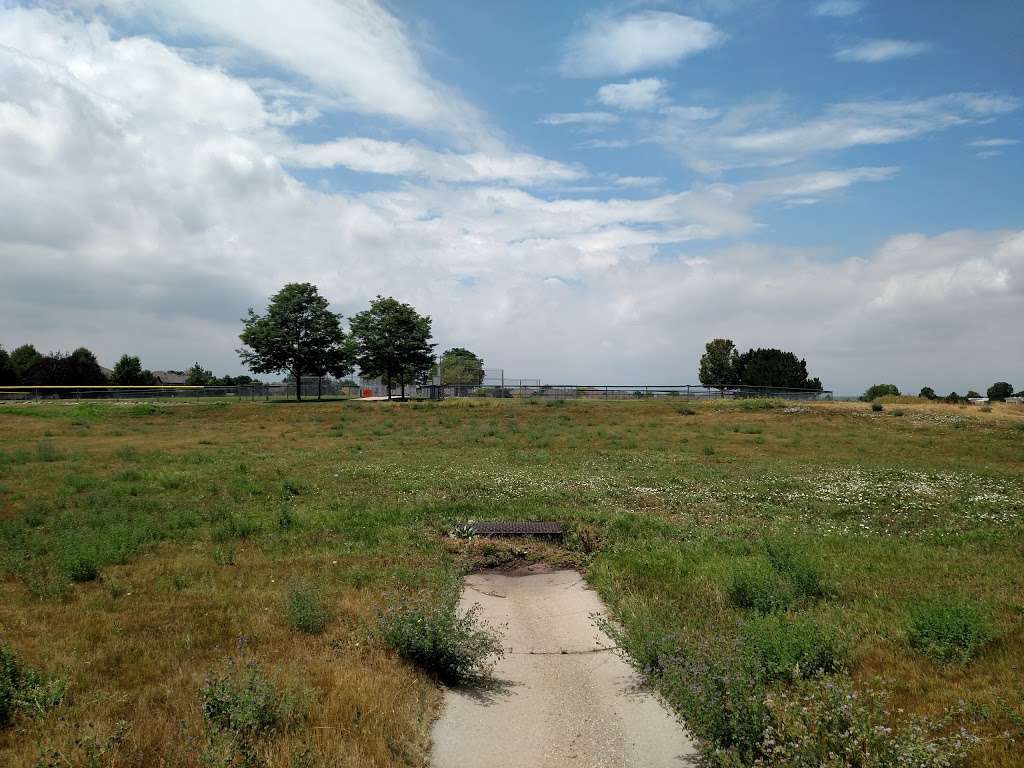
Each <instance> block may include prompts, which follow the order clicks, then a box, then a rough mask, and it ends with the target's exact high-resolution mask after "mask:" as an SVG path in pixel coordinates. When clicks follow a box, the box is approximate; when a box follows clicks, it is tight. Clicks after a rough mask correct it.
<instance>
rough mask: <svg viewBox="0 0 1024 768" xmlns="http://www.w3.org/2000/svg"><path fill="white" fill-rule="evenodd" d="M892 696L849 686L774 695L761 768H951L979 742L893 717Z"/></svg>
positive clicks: (834, 680)
mask: <svg viewBox="0 0 1024 768" xmlns="http://www.w3.org/2000/svg"><path fill="white" fill-rule="evenodd" d="M887 701H888V694H887V693H886V692H885V691H883V690H880V689H877V688H866V689H863V690H855V689H854V687H853V684H852V683H851V682H850V681H849V680H848V679H846V678H840V677H825V678H813V679H809V680H804V681H800V682H798V683H797V684H796V685H795V686H793V687H792V688H791V689H784V690H781V691H777V692H773V693H771V694H769V696H768V697H767V699H766V709H767V718H766V719H767V726H766V728H765V729H764V733H763V736H762V739H761V743H760V744H759V745H758V748H757V752H758V753H759V754H758V759H757V761H756V763H755V764H756V765H758V766H768V765H770V766H773V767H774V768H818V767H819V766H837V767H838V766H857V767H858V768H910V766H913V768H949V766H954V765H959V764H960V763H961V762H962V760H963V758H964V757H965V755H966V753H967V751H968V749H969V748H970V747H971V746H972V745H973V744H974V743H976V741H977V739H975V738H974V737H972V736H970V735H969V734H967V733H966V732H963V731H960V732H957V733H953V734H952V735H949V736H939V735H936V734H937V733H939V732H940V731H941V729H942V726H943V724H942V723H937V722H932V721H929V720H926V719H924V718H909V719H907V718H901V717H899V716H894V715H893V714H892V713H891V712H889V710H888V707H887V706H886V705H887Z"/></svg>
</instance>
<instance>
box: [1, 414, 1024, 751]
mask: <svg viewBox="0 0 1024 768" xmlns="http://www.w3.org/2000/svg"><path fill="white" fill-rule="evenodd" d="M899 408H900V409H901V410H902V411H903V414H904V415H903V417H902V418H892V419H890V418H888V417H886V418H875V417H873V415H872V413H871V411H870V410H869V409H868V408H866V407H865V405H864V404H863V403H851V404H839V403H836V404H831V405H814V404H804V403H798V404H794V403H789V402H786V401H758V400H744V401H729V400H723V401H715V402H712V403H699V404H698V403H687V404H685V405H683V404H681V403H679V402H675V403H673V402H670V401H667V400H666V401H650V400H644V401H634V402H587V401H580V402H575V401H562V402H550V401H549V402H541V401H538V402H519V401H497V400H492V401H483V402H445V403H442V404H434V403H406V404H398V403H392V404H387V403H378V404H370V403H346V402H340V401H339V402H331V403H320V404H317V403H305V404H302V405H296V406H287V407H286V406H284V405H278V404H266V403H258V402H257V403H240V404H234V403H219V404H218V403H206V402H178V401H169V402H166V403H128V404H118V403H88V404H86V405H70V404H65V403H59V402H58V403H47V404H32V405H24V406H23V405H10V406H3V407H0V590H2V592H3V594H2V595H0V637H2V638H3V640H4V641H5V642H6V643H8V644H9V646H10V647H11V648H12V649H13V651H14V653H16V654H17V656H18V658H23V659H26V660H28V661H30V662H31V665H32V666H33V668H38V669H45V670H48V674H51V675H53V676H57V677H60V676H66V678H67V682H68V691H69V695H68V696H67V697H66V699H65V700H64V701H63V703H62V704H61V705H60V706H57V707H55V708H52V709H47V710H45V711H42V712H40V713H38V714H35V715H32V716H29V715H28V714H27V713H25V712H24V711H22V710H19V711H17V712H15V713H14V714H13V716H12V717H13V720H12V726H9V727H8V728H6V729H5V730H3V731H0V764H3V765H10V766H12V768H31V766H34V765H36V763H37V761H38V758H39V755H40V753H41V752H46V753H47V754H49V753H52V752H55V751H59V752H60V754H63V755H66V756H67V757H66V761H67V762H69V763H70V764H87V762H88V754H87V752H88V749H92V748H93V747H89V748H87V746H86V745H87V744H93V745H94V747H95V745H105V746H104V748H107V746H109V754H108V755H107V757H108V758H109V760H108V762H115V763H116V764H135V765H144V764H156V763H158V762H159V761H160V760H164V761H165V762H166V763H167V764H169V765H187V766H197V765H200V764H202V763H203V761H204V760H206V762H208V763H209V762H210V761H213V763H214V764H216V761H215V760H214V758H217V757H218V756H220V757H221V758H224V759H227V758H231V759H241V758H239V753H238V751H237V750H238V749H249V747H250V746H252V748H253V749H256V750H257V751H258V752H259V754H260V755H261V759H266V760H268V761H270V762H271V763H272V764H275V765H300V764H305V763H302V760H303V759H306V758H303V757H302V756H303V755H305V756H307V757H309V758H310V759H311V760H312V762H313V764H318V765H319V764H351V763H355V764H363V765H374V766H391V765H395V766H399V765H401V766H413V765H421V764H422V763H423V761H424V760H425V752H424V750H425V748H426V744H427V741H426V737H427V734H428V732H429V725H430V722H431V718H432V716H433V713H434V712H435V706H436V704H437V697H438V689H437V687H436V683H435V681H434V680H435V676H441V675H442V672H441V670H442V669H444V666H445V664H446V663H447V662H444V663H442V662H438V661H430V660H429V659H430V658H432V657H433V658H435V659H436V658H441V659H444V658H446V655H451V654H455V656H457V653H456V651H457V649H458V645H457V644H456V645H454V646H451V647H449V645H448V644H449V643H450V642H451V641H452V638H453V637H458V633H457V632H456V631H455V630H456V629H457V627H455V625H454V624H452V623H451V622H452V621H454V619H452V617H451V614H449V613H447V612H445V613H444V614H443V616H444V617H445V620H446V621H449V623H448V624H446V625H444V626H443V627H442V628H441V629H440V630H437V631H436V632H435V631H430V632H417V631H414V630H413V629H410V626H413V625H410V624H408V623H406V624H404V625H401V632H399V630H398V625H396V628H395V632H394V633H392V636H391V639H390V640H389V639H388V635H387V634H386V633H384V632H382V631H381V625H380V619H381V616H382V615H387V613H388V612H387V608H388V607H389V606H405V607H409V606H412V607H415V610H417V611H419V612H420V618H423V617H424V616H432V615H433V614H432V612H436V611H439V610H440V608H438V606H447V605H449V603H446V602H445V601H446V600H450V596H451V594H452V590H453V589H454V588H455V587H456V586H457V584H458V581H459V578H460V576H461V571H462V569H463V568H464V567H466V564H467V563H470V562H472V563H481V562H493V563H498V562H507V561H508V560H509V559H515V558H520V557H531V556H538V557H540V556H544V555H543V554H530V553H529V552H526V553H525V554H524V553H523V552H518V551H515V550H514V548H510V547H495V548H493V550H492V551H491V550H489V551H484V548H483V547H482V545H481V543H480V542H475V541H472V540H462V539H452V538H449V537H448V535H447V534H448V533H449V532H450V531H452V530H453V529H454V528H455V527H456V526H457V525H458V524H459V523H462V522H465V521H466V520H469V519H475V520H479V519H538V520H541V519H560V520H565V521H566V522H568V523H569V526H570V531H571V532H570V536H569V537H568V539H567V542H566V546H565V548H564V550H560V551H559V552H558V553H555V552H549V555H550V556H552V557H557V558H558V559H559V562H563V561H564V562H573V563H576V564H578V565H579V567H581V568H582V569H583V570H584V572H585V575H586V577H587V579H588V580H589V581H590V583H591V584H592V585H593V586H594V587H595V588H596V589H597V590H598V591H599V593H600V594H601V596H602V597H603V598H604V600H605V601H606V603H607V604H608V605H609V607H610V608H611V610H612V612H613V614H614V616H615V618H616V620H617V622H618V624H617V626H618V627H619V630H620V632H621V635H620V642H621V644H622V647H623V648H624V649H625V650H627V651H628V652H629V653H630V654H631V656H632V658H633V659H634V660H635V661H636V663H637V665H638V667H639V668H641V669H642V670H643V671H644V672H645V673H646V674H647V675H648V676H649V679H650V682H651V683H652V684H653V685H655V686H656V687H658V688H659V689H660V690H661V691H662V693H664V694H665V696H666V698H667V699H668V700H669V701H670V702H671V703H672V705H673V706H675V707H676V709H677V710H678V711H679V712H680V713H682V714H683V715H684V716H685V717H686V718H687V720H688V721H689V722H690V723H691V725H692V727H693V730H694V731H695V732H697V733H698V734H699V735H701V736H702V737H703V738H705V739H706V740H707V742H708V743H709V744H718V745H720V744H723V743H725V744H733V745H745V746H743V747H742V749H741V748H740V747H739V746H737V750H739V751H738V752H737V754H740V753H743V754H746V755H747V757H748V758H750V759H751V760H752V759H754V758H755V757H756V754H755V753H756V751H757V750H758V749H760V747H759V746H758V745H759V744H760V743H761V737H762V736H763V734H764V732H765V729H766V728H774V729H778V731H779V733H792V728H796V727H797V726H798V725H799V724H801V723H803V724H804V725H807V727H808V728H810V729H811V730H813V731H815V734H816V735H815V737H814V739H815V741H814V744H815V745H817V746H821V745H822V744H829V743H830V742H829V738H831V736H830V733H831V731H829V730H828V729H829V728H831V727H832V725H822V724H829V723H833V722H834V723H839V722H840V721H841V719H842V718H838V716H837V718H838V719H837V718H833V717H832V716H831V715H826V714H824V712H825V709H828V708H832V709H837V708H838V709H837V711H840V712H841V713H843V717H845V718H847V719H848V721H849V723H851V724H854V725H856V727H857V728H861V726H863V728H864V730H863V731H860V730H858V731H856V732H857V733H861V734H864V738H865V739H866V740H867V741H865V742H864V743H868V741H870V738H875V737H874V736H870V734H871V733H874V731H872V730H871V728H873V726H872V725H871V724H872V723H883V724H886V725H887V726H889V725H892V726H893V728H894V729H895V731H894V733H895V732H898V733H899V734H900V736H899V739H897V738H896V737H895V736H894V737H893V738H892V739H890V741H891V742H892V743H891V744H888V742H887V744H888V746H885V749H890V751H891V749H897V748H899V749H904V748H906V749H910V748H911V747H909V746H907V745H908V744H909V745H911V746H913V745H914V744H918V745H920V744H926V743H932V742H929V741H928V739H931V738H933V737H932V736H930V735H927V734H925V735H921V736H920V738H919V739H918V740H917V741H914V739H915V738H917V737H915V736H913V726H912V725H911V724H910V723H909V721H903V720H901V718H900V716H899V711H900V710H903V711H904V712H905V713H907V715H908V716H909V715H921V716H923V717H926V718H928V722H930V723H933V724H938V725H939V726H940V730H942V729H945V730H943V733H953V732H956V730H957V729H959V728H960V727H964V728H967V729H969V730H970V731H972V732H974V733H977V734H979V735H981V736H984V737H986V738H985V739H984V740H983V741H981V742H980V743H978V744H976V745H973V746H972V747H971V751H970V753H969V755H968V758H967V761H968V762H967V764H968V765H969V766H973V767H974V768H1009V767H1010V766H1014V765H1018V764H1020V763H1021V759H1020V758H1021V747H1020V745H1021V744H1022V743H1024V693H1021V692H1022V691H1024V673H1022V670H1024V628H1022V616H1024V614H1022V612H1021V602H1020V595H1021V594H1024V526H1022V516H1024V445H1022V443H1021V440H1020V435H1021V432H1020V431H1019V430H1020V429H1022V428H1024V413H1022V414H1020V415H1018V414H1017V411H1014V410H1012V409H1011V408H1009V407H1001V406H994V407H993V410H992V412H990V413H982V412H979V411H976V410H971V409H967V408H960V407H957V406H948V405H942V404H932V405H916V404H913V403H907V404H904V403H902V402H901V403H900V405H899ZM787 411H788V412H787ZM886 413H888V414H893V413H894V412H893V411H892V410H891V409H887V411H886ZM470 555H471V556H470ZM293 590H297V591H298V592H300V593H301V594H302V595H304V596H307V597H311V598H312V601H310V602H306V601H305V597H303V598H301V599H297V600H296V602H295V604H294V606H293V597H292V592H293ZM950 594H955V595H958V596H960V598H958V600H959V602H961V603H963V604H964V605H968V606H984V611H983V612H982V614H980V615H982V616H983V619H984V622H983V623H978V621H976V619H977V616H976V615H974V614H970V613H964V612H963V611H960V612H958V613H955V614H953V615H952V617H949V616H947V615H946V614H945V613H943V612H942V611H938V612H936V611H934V610H932V609H929V610H930V611H931V612H930V613H925V612H923V611H919V607H920V606H922V605H926V604H928V605H930V604H931V602H932V601H933V600H934V599H935V597H936V595H950ZM293 608H294V611H293ZM321 608H322V609H323V610H324V611H325V612H326V614H327V616H328V620H326V621H321V617H322V616H323V613H320V612H319V609H321ZM446 610H447V609H446ZM958 610H959V609H958ZM919 614H920V615H919ZM405 621H406V622H409V621H413V622H414V619H405ZM435 624H438V626H440V625H441V624H442V622H440V619H438V621H437V622H435ZM303 627H307V628H308V629H304V628H303ZM309 630H313V631H309ZM317 630H318V631H317ZM979 630H985V631H979ZM918 637H920V638H921V639H914V638H918ZM988 637H997V638H998V641H996V642H984V641H985V640H986V639H987V638H988ZM240 638H241V640H240ZM925 638H927V639H925ZM961 638H967V639H966V640H962V639H961ZM240 643H241V644H243V645H244V647H245V658H246V659H247V660H248V661H253V662H255V663H257V664H258V667H259V669H260V670H261V674H262V675H263V679H266V680H271V681H273V682H274V685H275V686H277V690H279V691H282V692H285V691H302V692H303V693H302V695H301V696H299V697H298V698H299V699H303V697H305V698H306V699H308V706H305V707H304V708H302V707H300V708H297V709H296V710H294V711H295V712H297V713H300V714H297V715H296V716H294V717H292V716H289V717H287V718H285V719H283V720H281V721H280V725H278V726H274V727H272V728H269V729H266V730H261V729H256V730H258V731H259V736H258V737H254V738H253V739H251V740H249V741H246V743H245V744H240V743H239V741H238V738H236V736H233V735H231V734H232V733H234V731H232V730H231V729H230V728H222V727H220V726H217V727H214V725H211V723H213V722H214V721H213V720H211V719H210V718H209V717H207V716H206V715H205V714H204V711H203V701H204V697H203V694H202V692H203V690H204V686H206V684H207V680H208V678H209V679H215V680H221V679H222V678H221V677H219V676H221V675H223V674H226V673H225V672H224V667H223V666H222V660H223V658H224V657H225V656H228V655H230V656H232V657H236V656H237V655H238V650H237V649H238V646H239V644H240ZM940 647H941V648H951V649H952V650H949V651H941V652H940V651H936V650H935V649H937V648H940ZM453 649H454V650H453ZM964 649H969V650H967V651H965V650H964ZM944 655H945V656H944ZM946 656H948V657H949V658H951V659H952V660H953V661H954V662H955V663H948V662H945V661H943V662H942V663H936V661H937V659H939V658H940V657H943V658H945V657H946ZM421 659H425V661H421ZM965 659H970V662H969V663H964V661H963V660H965ZM408 660H413V661H414V662H415V663H409V662H408ZM248 661H246V662H245V663H246V664H247V663H248ZM819 673H820V674H821V675H824V677H820V678H819V677H815V675H817V674H819ZM232 679H233V680H234V679H235V678H232ZM239 679H241V678H239ZM815 686H817V687H815ZM878 687H881V688H884V689H885V690H886V691H888V693H887V694H882V693H877V694H876V693H871V692H870V691H874V690H875V689H876V688H878ZM850 692H852V693H855V694H856V696H855V698H854V699H853V701H855V702H857V703H856V705H849V706H850V707H852V709H843V708H842V707H847V704H845V703H844V704H842V707H839V703H842V702H847V701H849V700H848V699H846V698H842V697H843V696H845V695H846V694H847V693H850ZM769 694H770V696H769ZM254 695H255V694H254ZM766 697H767V698H766ZM243 698H244V697H243ZM767 701H770V702H772V705H771V706H768V705H767V704H766V702H767ZM801 702H804V703H801ZM805 704H806V707H808V708H810V709H808V710H805V709H801V707H804V706H805ZM815 708H817V709H815ZM832 709H828V711H832ZM809 711H813V712H816V713H817V714H816V715H814V717H816V718H817V720H816V721H815V722H818V723H819V725H813V724H811V725H808V722H809V721H808V718H810V717H811V715H809V714H807V712H809ZM947 713H948V717H949V722H948V723H947V722H946V721H945V720H943V718H944V717H946V715H947ZM257 714H258V713H257ZM787 724H788V725H787ZM851 727H852V725H851ZM787 729H788V730H787ZM935 738H938V737H935ZM900 739H902V740H900ZM922 739H923V741H922ZM730 740H731V741H730ZM243 741H245V740H243ZM250 742H251V744H250ZM787 743H789V742H787ZM872 743H873V742H872ZM893 745H896V746H893ZM899 745H902V746H899ZM817 746H816V747H815V748H817ZM95 748H98V747H95ZM844 748H845V747H844ZM879 748H880V749H881V747H879ZM949 749H950V750H953V751H955V750H956V749H958V748H956V747H954V746H949ZM232 750H235V751H232ZM743 750H747V751H746V752H745V753H744V752H743ZM204 755H205V757H204ZM232 755H233V757H232ZM225 756H227V757H225ZM356 756H357V757H356ZM741 757H742V754H741ZM748 762H749V760H748ZM778 764H783V763H781V762H780V763H778Z"/></svg>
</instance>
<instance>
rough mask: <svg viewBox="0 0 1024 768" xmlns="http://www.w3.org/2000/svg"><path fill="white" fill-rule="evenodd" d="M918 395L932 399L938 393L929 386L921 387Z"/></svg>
mask: <svg viewBox="0 0 1024 768" xmlns="http://www.w3.org/2000/svg"><path fill="white" fill-rule="evenodd" d="M918 397H923V398H924V399H925V400H934V399H935V398H936V397H938V395H936V394H935V390H934V389H932V388H931V387H921V392H920V393H919V394H918Z"/></svg>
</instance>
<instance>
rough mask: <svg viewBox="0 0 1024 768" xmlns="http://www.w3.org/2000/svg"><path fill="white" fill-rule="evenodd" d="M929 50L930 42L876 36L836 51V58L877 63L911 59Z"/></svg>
mask: <svg viewBox="0 0 1024 768" xmlns="http://www.w3.org/2000/svg"><path fill="white" fill-rule="evenodd" d="M929 50H931V45H930V44H929V43H922V42H915V41H912V40H892V39H888V38H876V39H873V40H863V41H861V42H859V43H857V44H856V45H851V46H848V47H846V48H840V49H839V50H838V51H836V59H838V60H839V61H857V62H864V63H868V64H877V63H879V62H883V61H892V60H893V59H910V58H913V57H914V56H920V55H921V54H923V53H927V52H928V51H929Z"/></svg>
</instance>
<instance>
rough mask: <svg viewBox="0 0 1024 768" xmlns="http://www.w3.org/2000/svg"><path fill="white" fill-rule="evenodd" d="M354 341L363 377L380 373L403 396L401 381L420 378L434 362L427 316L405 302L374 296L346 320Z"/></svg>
mask: <svg viewBox="0 0 1024 768" xmlns="http://www.w3.org/2000/svg"><path fill="white" fill-rule="evenodd" d="M349 326H350V328H351V330H352V337H353V338H354V339H355V345H356V360H355V361H356V365H358V366H359V371H360V373H362V375H363V376H365V377H367V378H375V377H378V376H379V377H380V378H381V379H382V380H383V382H384V384H385V386H387V388H388V399H391V388H392V387H393V386H394V385H395V384H398V385H399V386H400V387H401V390H402V398H403V399H404V398H405V385H406V384H411V383H414V382H417V381H420V380H422V379H424V378H425V377H426V376H427V375H428V374H429V373H430V369H431V368H432V367H433V364H434V347H435V346H436V345H435V344H431V343H430V318H429V317H427V316H425V315H421V314H419V313H418V312H417V311H416V310H415V309H413V307H411V306H410V305H409V304H402V303H400V302H399V301H397V300H395V299H393V298H391V297H390V296H389V297H387V298H383V297H381V296H378V297H377V298H376V299H374V300H373V301H371V302H370V308H369V309H367V310H364V311H362V312H359V313H357V314H356V315H354V316H353V317H352V319H351V320H350V321H349Z"/></svg>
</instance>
